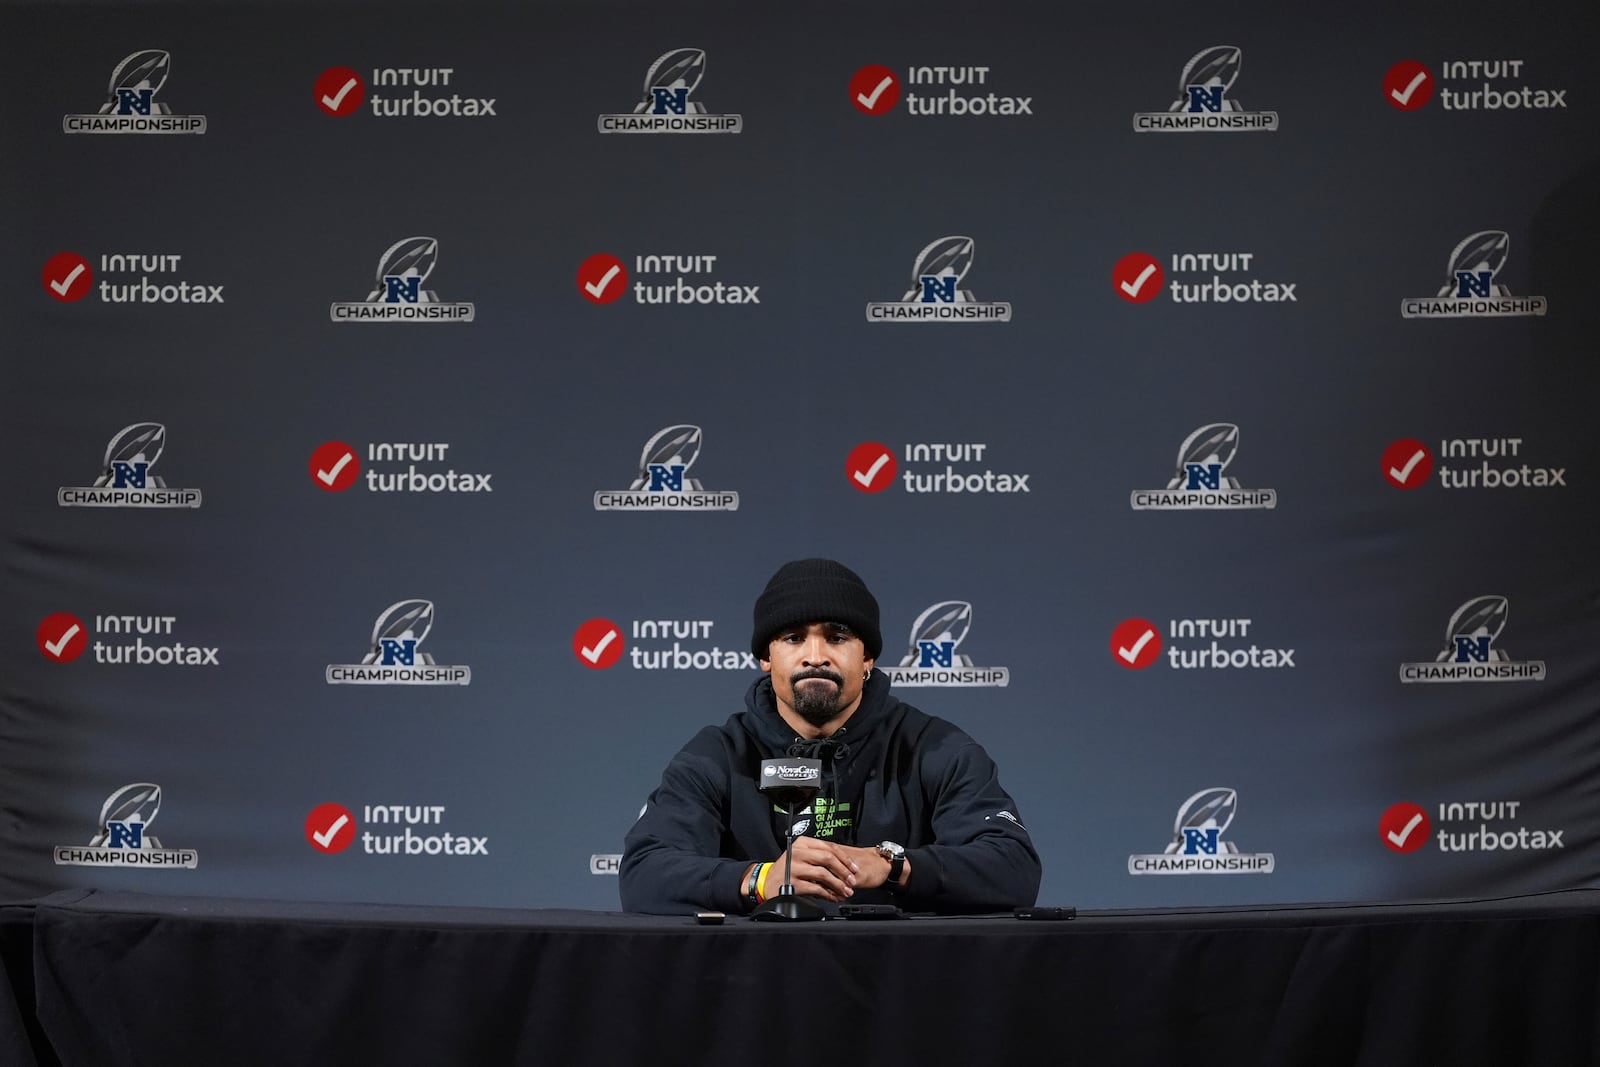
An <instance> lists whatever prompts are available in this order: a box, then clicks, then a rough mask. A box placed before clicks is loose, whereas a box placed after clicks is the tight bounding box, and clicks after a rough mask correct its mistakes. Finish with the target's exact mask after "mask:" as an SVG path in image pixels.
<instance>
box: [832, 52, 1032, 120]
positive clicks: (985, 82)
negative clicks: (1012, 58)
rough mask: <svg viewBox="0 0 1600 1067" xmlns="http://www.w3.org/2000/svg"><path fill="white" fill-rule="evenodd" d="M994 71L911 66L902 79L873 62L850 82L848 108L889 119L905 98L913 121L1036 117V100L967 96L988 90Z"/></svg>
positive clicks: (968, 67)
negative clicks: (991, 74)
mask: <svg viewBox="0 0 1600 1067" xmlns="http://www.w3.org/2000/svg"><path fill="white" fill-rule="evenodd" d="M993 69H994V68H992V67H971V66H942V67H932V66H913V67H908V68H907V69H906V72H905V74H904V75H900V74H896V73H895V72H894V71H893V70H891V69H890V68H888V67H885V66H882V65H881V64H877V63H873V64H870V65H868V66H865V67H862V68H861V69H859V70H857V71H856V72H855V74H854V75H852V76H851V78H850V104H851V106H853V107H854V108H855V109H856V110H857V111H859V112H861V113H862V114H863V115H887V114H888V113H889V112H891V111H893V110H894V107H895V105H896V104H897V103H899V102H900V99H901V97H902V96H903V97H904V98H905V102H906V114H908V115H911V116H913V117H915V118H979V119H983V118H1015V117H1017V116H1020V115H1030V116H1031V115H1032V114H1033V97H1031V96H999V95H997V94H995V93H992V92H991V93H984V92H978V93H969V92H967V90H969V89H972V88H975V87H980V86H981V87H983V88H985V89H986V88H988V87H989V75H990V73H992V71H993ZM907 86H918V87H921V86H939V87H940V89H942V88H943V87H945V86H948V87H949V89H948V91H940V90H939V89H936V90H934V91H932V92H930V91H928V90H927V89H926V88H922V89H920V91H918V92H913V91H911V90H910V89H908V88H906V87H907Z"/></svg>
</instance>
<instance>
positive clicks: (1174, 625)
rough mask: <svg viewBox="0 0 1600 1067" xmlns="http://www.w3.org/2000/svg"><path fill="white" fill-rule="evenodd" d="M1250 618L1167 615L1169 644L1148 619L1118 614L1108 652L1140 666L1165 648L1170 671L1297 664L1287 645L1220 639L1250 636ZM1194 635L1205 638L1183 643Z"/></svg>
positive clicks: (1123, 663) (1125, 664)
mask: <svg viewBox="0 0 1600 1067" xmlns="http://www.w3.org/2000/svg"><path fill="white" fill-rule="evenodd" d="M1254 625H1255V620H1254V619H1239V618H1233V619H1230V618H1205V619H1198V618H1190V619H1169V620H1168V622H1167V637H1168V639H1169V640H1171V641H1172V642H1173V644H1172V646H1171V647H1170V648H1168V647H1165V646H1164V645H1163V644H1162V641H1161V631H1160V630H1158V629H1157V628H1156V626H1155V624H1154V623H1152V622H1150V621H1148V620H1146V619H1140V618H1131V619H1124V620H1122V622H1120V623H1118V624H1117V625H1116V627H1115V628H1114V629H1113V630H1112V631H1111V654H1112V656H1113V658H1115V659H1116V661H1117V663H1118V665H1119V666H1122V667H1126V668H1127V669H1129V670H1134V671H1142V670H1144V669H1145V668H1146V667H1150V666H1153V665H1154V664H1155V663H1156V661H1157V660H1159V659H1160V658H1161V653H1162V652H1163V651H1165V652H1166V654H1167V665H1168V666H1170V667H1171V668H1172V669H1173V670H1175V671H1192V670H1238V671H1242V670H1281V669H1285V668H1291V667H1295V666H1297V664H1296V663H1295V661H1294V655H1295V650H1294V649H1292V648H1270V647H1265V646H1262V645H1258V644H1256V643H1255V642H1254V640H1252V641H1251V643H1250V644H1249V645H1248V646H1243V647H1241V646H1239V645H1236V644H1228V645H1223V644H1220V643H1219V642H1220V641H1224V640H1227V641H1230V642H1231V641H1238V640H1242V639H1244V638H1249V637H1251V636H1252V635H1251V633H1250V628H1251V627H1252V626H1254ZM1197 639H1205V640H1207V642H1208V643H1207V644H1204V645H1199V646H1197V647H1188V646H1187V645H1186V644H1185V643H1186V642H1190V641H1194V640H1197Z"/></svg>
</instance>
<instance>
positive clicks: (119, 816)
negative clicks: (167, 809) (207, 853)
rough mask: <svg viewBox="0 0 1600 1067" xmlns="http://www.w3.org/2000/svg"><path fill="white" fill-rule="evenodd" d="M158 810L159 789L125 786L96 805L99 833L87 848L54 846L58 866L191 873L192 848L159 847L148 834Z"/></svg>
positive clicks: (196, 857) (145, 784) (196, 863)
mask: <svg viewBox="0 0 1600 1067" xmlns="http://www.w3.org/2000/svg"><path fill="white" fill-rule="evenodd" d="M160 810H161V787H160V786H159V785H156V784H154V783H153V782H134V783H133V784H132V785H125V786H123V787H122V788H121V789H118V790H117V791H116V792H115V793H112V794H111V795H110V796H109V797H107V798H106V802H105V803H104V804H102V805H101V806H100V830H99V832H98V833H96V834H95V835H94V836H93V837H91V838H90V839H89V844H88V847H87V848H86V847H84V846H81V845H57V846H56V847H55V849H54V851H55V861H56V865H57V866H60V867H153V868H156V869H158V870H162V869H164V870H172V869H175V868H184V869H187V870H194V868H195V867H197V866H199V864H200V854H199V853H198V852H196V851H195V850H194V849H192V848H163V847H162V845H161V840H160V839H159V838H157V837H156V836H155V835H154V834H152V833H150V824H151V823H153V822H155V821H156V813H157V812H159V811H160Z"/></svg>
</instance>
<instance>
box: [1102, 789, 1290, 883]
mask: <svg viewBox="0 0 1600 1067" xmlns="http://www.w3.org/2000/svg"><path fill="white" fill-rule="evenodd" d="M1238 811H1239V794H1238V793H1237V792H1236V791H1234V790H1232V789H1227V788H1215V787H1214V788H1211V789H1202V790H1200V792H1198V793H1196V794H1195V795H1194V796H1192V797H1190V798H1189V799H1188V800H1185V801H1184V802H1183V804H1182V806H1181V807H1179V808H1178V817H1177V818H1176V819H1175V820H1174V821H1173V824H1172V841H1171V843H1170V844H1168V845H1167V847H1166V848H1165V849H1164V850H1162V851H1161V852H1155V853H1150V852H1146V853H1135V854H1134V855H1132V856H1129V857H1128V873H1129V874H1271V873H1272V872H1273V870H1274V868H1275V867H1276V861H1275V859H1274V857H1273V855H1272V853H1270V852H1240V851H1239V846H1238V845H1236V844H1234V843H1233V842H1232V841H1224V840H1223V839H1222V835H1223V833H1224V832H1225V831H1226V830H1227V829H1228V827H1229V826H1230V825H1232V823H1233V817H1234V816H1235V815H1236V814H1238Z"/></svg>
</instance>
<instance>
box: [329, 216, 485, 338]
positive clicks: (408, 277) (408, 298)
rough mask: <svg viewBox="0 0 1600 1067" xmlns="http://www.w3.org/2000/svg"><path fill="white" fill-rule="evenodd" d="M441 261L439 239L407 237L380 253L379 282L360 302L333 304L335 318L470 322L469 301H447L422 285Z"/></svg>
mask: <svg viewBox="0 0 1600 1067" xmlns="http://www.w3.org/2000/svg"><path fill="white" fill-rule="evenodd" d="M438 264H439V242H438V241H436V240H434V239H433V238H432V237H406V238H403V239H401V240H399V241H396V242H395V243H394V244H392V245H390V246H389V248H388V250H387V251H385V252H384V253H383V255H381V256H379V257H378V273H377V285H376V286H375V287H374V288H373V290H372V291H371V292H370V293H368V294H367V298H366V299H365V300H363V301H360V302H345V303H335V304H332V305H330V307H329V309H328V316H329V318H331V319H332V320H333V321H334V322H403V323H422V322H471V321H472V320H473V318H474V317H475V315H476V310H475V309H474V308H473V305H471V304H468V303H446V302H445V301H442V300H440V299H439V294H438V293H436V292H434V291H433V290H432V289H424V288H422V283H423V282H425V281H427V280H428V276H429V275H431V274H432V273H433V268H434V267H436V266H438Z"/></svg>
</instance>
